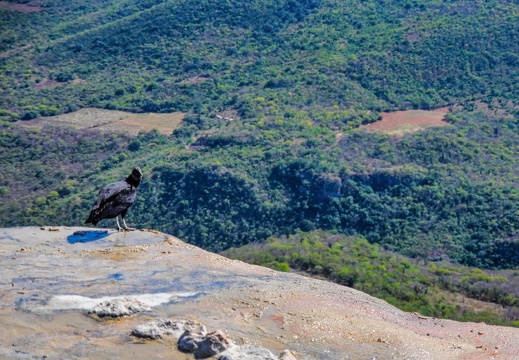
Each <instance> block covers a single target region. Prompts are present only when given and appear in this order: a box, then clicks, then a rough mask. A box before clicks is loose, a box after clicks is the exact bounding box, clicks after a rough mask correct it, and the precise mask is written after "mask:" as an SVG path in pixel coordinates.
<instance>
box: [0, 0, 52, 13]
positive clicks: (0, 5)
mask: <svg viewBox="0 0 519 360" xmlns="http://www.w3.org/2000/svg"><path fill="white" fill-rule="evenodd" d="M0 9H2V10H9V11H20V12H27V13H28V12H38V11H42V10H43V7H41V6H38V5H36V4H33V3H28V4H15V3H11V2H8V1H0Z"/></svg>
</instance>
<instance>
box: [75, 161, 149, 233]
mask: <svg viewBox="0 0 519 360" xmlns="http://www.w3.org/2000/svg"><path fill="white" fill-rule="evenodd" d="M141 179H142V171H141V169H140V168H138V167H136V168H134V169H133V171H132V173H131V174H130V176H128V177H127V178H126V179H124V180H121V181H117V182H114V183H111V184H108V185H106V186H105V187H104V188H102V189H101V191H99V194H98V197H97V201H96V203H95V205H94V207H93V208H92V211H90V216H89V217H88V219H87V221H85V224H89V223H92V224H94V225H95V224H97V223H98V222H99V221H100V220H103V219H112V218H115V217H117V216H119V215H121V217H122V218H123V219H124V217H125V216H126V212H127V211H128V208H129V207H130V206H131V205H132V204H133V202H134V201H135V197H136V196H137V187H138V186H139V183H140V182H141Z"/></svg>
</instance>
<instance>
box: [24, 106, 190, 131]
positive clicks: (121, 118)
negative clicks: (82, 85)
mask: <svg viewBox="0 0 519 360" xmlns="http://www.w3.org/2000/svg"><path fill="white" fill-rule="evenodd" d="M183 119H184V113H181V112H176V113H171V114H152V113H148V114H134V113H130V112H126V111H118V110H105V109H95V108H85V109H81V110H78V111H75V112H72V113H68V114H62V115H58V116H49V117H41V118H37V119H34V120H30V121H19V122H18V124H19V125H20V126H23V127H41V126H45V125H58V126H68V127H73V128H76V129H97V130H101V131H113V132H124V133H127V134H129V135H137V134H138V133H139V131H150V130H153V129H157V130H158V131H159V132H161V133H163V134H166V135H170V134H171V133H172V132H173V130H175V129H176V128H178V127H179V126H180V125H181V124H182V120H183Z"/></svg>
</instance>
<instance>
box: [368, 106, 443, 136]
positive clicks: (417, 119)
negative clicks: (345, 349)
mask: <svg viewBox="0 0 519 360" xmlns="http://www.w3.org/2000/svg"><path fill="white" fill-rule="evenodd" d="M448 112H449V108H448V107H444V108H440V109H436V110H431V111H427V110H406V111H393V112H383V113H381V115H382V120H380V121H377V122H375V123H372V124H368V125H362V126H360V127H359V128H360V129H366V130H368V131H380V132H383V133H386V134H391V135H398V134H403V133H406V132H415V131H420V130H423V129H426V128H429V127H437V126H446V125H448V123H447V122H445V115H446V114H447V113H448Z"/></svg>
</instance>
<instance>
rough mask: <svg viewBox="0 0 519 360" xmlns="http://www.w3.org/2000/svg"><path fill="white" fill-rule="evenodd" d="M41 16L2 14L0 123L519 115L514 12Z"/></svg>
mask: <svg viewBox="0 0 519 360" xmlns="http://www.w3.org/2000/svg"><path fill="white" fill-rule="evenodd" d="M44 6H45V7H44V8H43V10H42V11H39V12H30V13H24V12H17V11H6V10H0V34H1V36H0V38H1V39H2V40H1V43H0V51H3V53H1V54H0V69H1V71H0V73H1V74H2V75H1V77H0V88H1V89H2V92H1V94H0V109H1V111H2V112H3V115H4V117H6V118H10V119H16V118H24V119H30V118H33V117H36V116H38V115H44V116H45V115H52V114H56V113H61V112H67V111H72V110H75V109H77V108H81V107H86V106H95V107H105V108H109V109H112V108H114V109H115V108H117V109H126V110H132V111H152V112H170V111H188V110H191V111H194V112H195V113H201V114H205V115H208V114H211V113H214V112H216V111H222V110H225V109H234V110H238V111H239V114H240V115H241V117H243V118H258V119H259V118H265V120H272V119H273V120H282V119H283V118H284V117H285V116H290V115H291V114H292V113H293V111H300V110H304V109H307V108H308V109H313V110H312V111H323V110H326V111H335V110H340V111H344V110H347V109H349V108H350V107H351V106H354V107H358V108H363V109H369V110H372V111H380V110H384V109H404V108H411V107H413V108H422V109H424V108H425V109H427V108H432V107H437V106H440V105H445V104H449V103H454V102H459V101H465V100H469V101H470V100H474V99H479V100H484V101H486V102H488V103H492V102H494V101H495V102H496V103H498V104H500V106H503V107H507V108H510V109H513V108H514V106H515V105H516V99H517V87H516V85H515V84H516V83H517V82H518V66H519V56H518V55H517V54H519V21H517V14H518V7H519V5H518V4H517V2H515V1H498V0H492V1H479V2H470V3H467V2H459V1H447V0H436V1H424V0H415V1H407V0H376V1H375V0H369V1H366V0H348V1H344V0H340V1H339V0H277V1H274V0H260V1H255V2H253V3H251V2H247V1H237V0H232V1H227V0H226V1H223V0H217V1H208V0H189V1H186V0H182V1H167V0H145V1H130V0H128V1H109V0H96V1H90V2H88V3H84V2H77V1H63V0H53V1H46V2H44ZM258 98H264V99H265V103H264V104H263V106H260V107H258V106H257V104H256V101H257V99H258ZM334 105H336V106H337V108H338V109H334V108H333V106H334ZM306 115H307V116H306V119H311V114H306Z"/></svg>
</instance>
